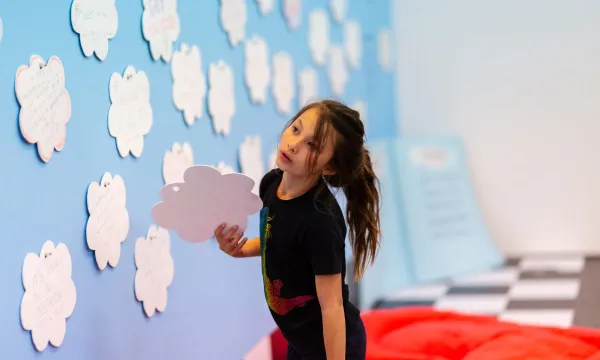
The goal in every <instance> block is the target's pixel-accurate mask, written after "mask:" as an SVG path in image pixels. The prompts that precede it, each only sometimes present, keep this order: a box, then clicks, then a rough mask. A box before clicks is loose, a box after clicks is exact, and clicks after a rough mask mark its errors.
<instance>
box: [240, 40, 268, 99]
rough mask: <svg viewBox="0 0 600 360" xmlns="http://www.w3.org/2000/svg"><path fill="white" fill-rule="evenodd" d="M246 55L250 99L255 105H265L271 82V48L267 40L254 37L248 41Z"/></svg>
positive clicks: (245, 49) (246, 73) (247, 84)
mask: <svg viewBox="0 0 600 360" xmlns="http://www.w3.org/2000/svg"><path fill="white" fill-rule="evenodd" d="M244 54H245V56H246V71H245V75H246V86H247V87H248V91H249V92H250V99H251V100H252V102H255V103H264V102H265V101H266V100H267V87H268V85H269V82H270V81H271V69H270V68H269V48H268V46H267V43H266V42H265V39H263V38H262V37H260V36H258V35H254V36H252V38H250V39H248V40H247V41H246V44H245V48H244Z"/></svg>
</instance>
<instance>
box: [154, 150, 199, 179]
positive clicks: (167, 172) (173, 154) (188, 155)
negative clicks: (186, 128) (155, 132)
mask: <svg viewBox="0 0 600 360" xmlns="http://www.w3.org/2000/svg"><path fill="white" fill-rule="evenodd" d="M192 165H194V152H193V151H192V146H191V145H190V143H188V142H184V143H183V145H182V144H180V143H178V142H175V143H173V146H172V147H171V150H169V151H167V152H166V153H165V156H164V157H163V168H162V173H163V180H164V181H165V184H173V183H176V182H183V173H184V172H185V170H186V169H187V168H189V167H190V166H192Z"/></svg>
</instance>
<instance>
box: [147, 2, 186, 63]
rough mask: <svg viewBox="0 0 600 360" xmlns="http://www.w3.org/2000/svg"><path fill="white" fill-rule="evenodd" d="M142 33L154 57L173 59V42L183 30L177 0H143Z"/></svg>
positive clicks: (155, 58)
mask: <svg viewBox="0 0 600 360" xmlns="http://www.w3.org/2000/svg"><path fill="white" fill-rule="evenodd" d="M143 4H144V12H143V14H142V33H143V35H144V39H146V41H148V43H149V45H150V53H151V54H152V59H154V61H157V60H158V59H160V58H162V59H163V61H165V62H169V61H171V56H172V55H173V43H175V41H176V40H177V38H179V34H180V32H181V28H180V24H179V14H178V13H177V0H143Z"/></svg>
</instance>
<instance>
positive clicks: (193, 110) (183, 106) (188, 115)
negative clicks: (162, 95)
mask: <svg viewBox="0 0 600 360" xmlns="http://www.w3.org/2000/svg"><path fill="white" fill-rule="evenodd" d="M171 77H172V78H173V102H174V103H175V107H176V108H177V109H178V110H180V111H183V118H184V120H185V122H186V124H188V125H189V126H192V125H194V122H195V121H196V119H198V118H200V117H202V113H203V111H204V97H205V96H206V91H207V90H206V77H205V76H204V73H203V72H202V55H201V54H200V49H198V47H197V46H196V45H193V46H191V47H190V46H188V45H187V44H181V48H180V50H178V51H176V52H175V54H173V61H172V62H171Z"/></svg>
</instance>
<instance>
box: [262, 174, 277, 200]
mask: <svg viewBox="0 0 600 360" xmlns="http://www.w3.org/2000/svg"><path fill="white" fill-rule="evenodd" d="M276 178H277V169H273V170H271V171H269V172H268V173H266V174H265V176H263V178H262V179H261V180H260V186H259V188H258V196H260V198H261V199H264V198H265V192H266V191H267V189H268V188H269V186H270V185H271V184H273V181H274V180H275V179H276Z"/></svg>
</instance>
